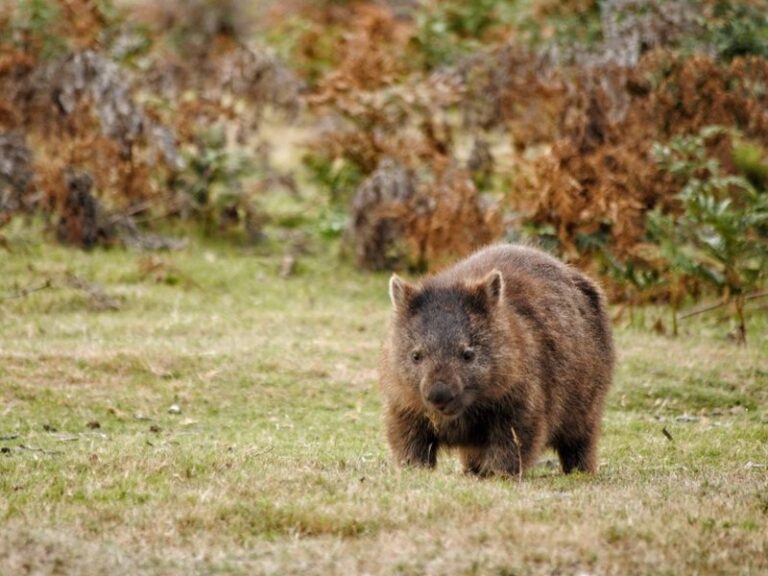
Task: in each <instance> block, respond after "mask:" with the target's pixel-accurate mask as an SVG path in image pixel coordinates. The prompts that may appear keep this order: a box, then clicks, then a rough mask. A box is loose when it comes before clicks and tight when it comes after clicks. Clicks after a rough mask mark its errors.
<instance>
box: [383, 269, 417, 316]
mask: <svg viewBox="0 0 768 576" xmlns="http://www.w3.org/2000/svg"><path fill="white" fill-rule="evenodd" d="M415 291H416V289H415V288H414V287H413V286H411V285H410V284H408V282H406V281H405V280H403V279H402V278H400V276H398V275H397V274H392V278H390V279H389V298H390V299H391V300H392V306H394V307H395V310H403V309H404V308H405V307H406V306H407V305H408V301H409V300H410V299H411V296H413V293H414V292H415Z"/></svg>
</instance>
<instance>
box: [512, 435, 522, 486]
mask: <svg viewBox="0 0 768 576" xmlns="http://www.w3.org/2000/svg"><path fill="white" fill-rule="evenodd" d="M510 428H511V429H512V441H513V442H514V443H515V448H516V449H517V481H518V482H522V481H523V454H522V452H521V450H520V439H519V438H518V437H517V432H515V427H514V426H510Z"/></svg>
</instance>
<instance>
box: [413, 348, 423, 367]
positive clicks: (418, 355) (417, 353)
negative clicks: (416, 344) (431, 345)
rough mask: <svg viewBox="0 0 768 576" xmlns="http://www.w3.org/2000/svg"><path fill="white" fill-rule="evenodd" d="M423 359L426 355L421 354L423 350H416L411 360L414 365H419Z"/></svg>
mask: <svg viewBox="0 0 768 576" xmlns="http://www.w3.org/2000/svg"><path fill="white" fill-rule="evenodd" d="M423 358H424V354H422V353H421V350H414V351H413V352H411V360H412V361H413V363H414V364H418V363H419V362H421V360H422V359H423Z"/></svg>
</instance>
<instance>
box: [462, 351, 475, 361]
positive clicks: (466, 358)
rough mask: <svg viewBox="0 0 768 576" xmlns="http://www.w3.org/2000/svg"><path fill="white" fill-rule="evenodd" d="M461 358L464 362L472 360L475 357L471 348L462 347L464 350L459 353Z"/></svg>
mask: <svg viewBox="0 0 768 576" xmlns="http://www.w3.org/2000/svg"><path fill="white" fill-rule="evenodd" d="M461 359H462V360H464V362H472V360H474V359H475V351H474V350H472V348H464V351H463V352H462V353H461Z"/></svg>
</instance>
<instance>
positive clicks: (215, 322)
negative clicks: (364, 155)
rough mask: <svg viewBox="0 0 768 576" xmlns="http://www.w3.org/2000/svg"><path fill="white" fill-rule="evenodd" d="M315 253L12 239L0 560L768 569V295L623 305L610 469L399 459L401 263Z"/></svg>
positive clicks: (351, 569) (7, 262) (494, 569)
mask: <svg viewBox="0 0 768 576" xmlns="http://www.w3.org/2000/svg"><path fill="white" fill-rule="evenodd" d="M326 252H327V250H326V249H325V248H324V247H322V245H318V246H317V247H315V248H314V250H313V253H310V254H306V255H300V256H299V258H298V267H297V269H296V271H295V273H294V274H293V275H291V276H289V277H287V278H283V277H281V276H280V268H281V255H280V253H279V252H274V251H270V250H262V249H248V248H241V247H240V248H239V247H235V246H231V245H220V244H216V243H211V242H206V243H202V242H200V241H198V240H194V239H193V240H192V242H191V243H190V245H189V246H188V247H187V248H186V249H184V250H182V251H180V252H175V253H167V254H161V255H155V256H148V255H145V254H139V253H135V252H131V251H125V250H121V249H113V250H105V251H95V252H92V253H83V252H79V251H74V250H70V249H66V248H56V247H53V246H51V245H50V244H40V243H39V241H37V240H27V241H25V240H18V241H15V242H12V243H11V244H10V245H6V248H2V247H0V270H2V275H1V276H0V447H1V448H2V454H0V574H8V575H11V574H13V575H16V574H85V575H91V574H94V575H95V574H104V573H108V572H110V571H111V572H113V573H117V574H210V573H212V574H294V573H301V574H334V573H337V574H356V573H358V574H363V573H367V574H726V573H727V574H758V573H766V571H768V533H767V532H766V531H765V526H766V521H768V469H767V468H766V464H768V330H767V329H766V328H768V322H767V321H766V318H765V312H764V311H763V312H756V313H755V314H753V315H752V317H751V319H750V326H749V328H750V336H751V341H750V344H749V346H748V347H746V348H740V347H737V346H735V345H734V344H733V343H731V342H730V341H728V340H727V339H726V337H725V335H726V334H727V332H728V324H727V321H720V320H718V319H717V317H716V316H713V315H702V316H699V317H696V318H692V319H689V320H685V321H683V325H682V335H681V336H680V337H679V338H677V339H672V338H670V337H668V336H663V335H658V334H655V333H653V332H651V331H648V330H643V329H641V328H640V327H638V324H639V321H638V320H637V317H638V316H639V315H637V314H636V315H635V316H636V321H635V323H634V325H633V326H628V325H627V322H626V318H627V316H628V315H627V314H624V316H623V318H624V320H622V321H621V322H620V323H619V326H618V327H617V334H616V337H617V348H618V350H619V363H618V369H617V373H616V381H615V386H614V388H613V390H612V391H611V393H610V395H609V400H608V406H607V411H606V415H605V420H604V434H603V438H602V443H601V450H600V470H599V472H598V474H597V475H595V476H592V477H590V476H586V475H578V474H577V475H572V476H568V477H565V476H563V475H562V474H561V473H560V471H559V470H558V469H557V468H556V467H554V466H552V465H551V464H548V463H546V462H545V463H542V464H541V465H540V466H537V467H536V468H535V469H534V470H532V471H531V472H530V473H529V474H527V475H526V476H525V477H524V478H523V480H522V481H521V482H517V481H512V480H498V479H489V480H477V479H474V478H469V477H466V476H464V475H462V474H461V472H460V470H459V467H458V463H457V462H456V460H455V458H453V457H451V456H450V455H447V456H445V457H443V458H442V459H441V461H440V463H439V466H438V469H437V470H436V471H433V472H427V471H417V470H398V469H396V468H395V467H394V466H393V465H392V463H391V461H390V458H389V454H388V451H387V447H386V444H385V441H384V437H383V432H382V420H381V399H380V396H379V394H378V390H377V385H376V365H377V355H378V350H379V346H380V343H381V340H382V336H383V332H384V328H385V325H386V319H387V315H388V313H389V308H390V305H389V302H388V297H387V289H386V281H387V278H386V276H384V275H371V274H367V275H366V274H360V273H357V272H355V271H354V270H353V269H352V268H350V267H349V266H348V265H346V264H343V263H339V260H338V259H337V258H336V257H335V255H333V254H328V253H326ZM38 289H39V290H38ZM25 290H26V291H28V292H25ZM645 314H646V315H647V316H648V317H647V318H645V323H646V324H648V325H650V324H651V323H652V322H653V319H654V315H658V314H660V312H659V311H657V310H648V311H646V312H645ZM546 458H547V459H549V460H550V461H554V455H553V454H551V453H547V454H546Z"/></svg>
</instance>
